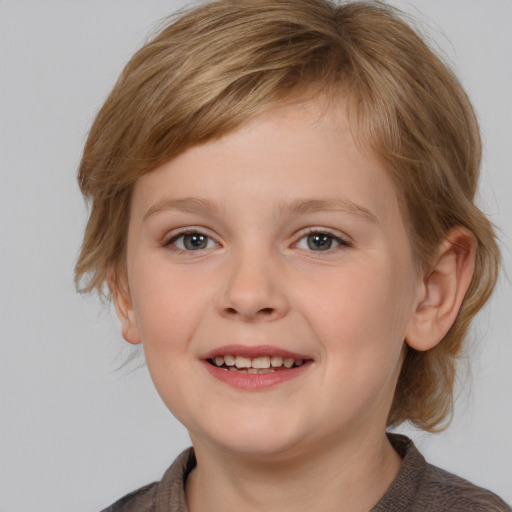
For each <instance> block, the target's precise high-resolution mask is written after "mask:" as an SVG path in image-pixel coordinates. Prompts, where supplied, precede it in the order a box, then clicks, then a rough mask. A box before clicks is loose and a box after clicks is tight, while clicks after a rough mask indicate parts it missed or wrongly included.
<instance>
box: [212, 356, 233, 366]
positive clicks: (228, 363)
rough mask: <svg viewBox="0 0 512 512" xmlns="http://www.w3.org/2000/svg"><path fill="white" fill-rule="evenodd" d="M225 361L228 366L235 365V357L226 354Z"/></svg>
mask: <svg viewBox="0 0 512 512" xmlns="http://www.w3.org/2000/svg"><path fill="white" fill-rule="evenodd" d="M215 362H217V358H215ZM224 363H225V364H226V366H235V357H234V356H224Z"/></svg>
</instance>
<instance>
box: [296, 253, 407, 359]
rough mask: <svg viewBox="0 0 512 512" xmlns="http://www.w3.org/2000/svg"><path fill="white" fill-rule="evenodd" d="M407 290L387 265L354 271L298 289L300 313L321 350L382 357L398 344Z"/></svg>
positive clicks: (321, 278) (404, 320)
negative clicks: (375, 354)
mask: <svg viewBox="0 0 512 512" xmlns="http://www.w3.org/2000/svg"><path fill="white" fill-rule="evenodd" d="M405 274H407V272H405ZM409 288H410V287H408V285H407V283H406V282H405V280H404V279H403V278H402V277H401V272H400V271H398V268H396V269H395V268H394V267H393V265H392V264H391V263H390V262H384V263H380V264H370V263H369V264H366V265H357V266H356V265H354V266H352V267H350V268H349V267H347V268H343V269H339V271H338V272H333V273H329V275H325V276H317V278H316V279H315V280H314V282H310V283H308V284H306V283H304V286H303V287H302V289H303V296H304V297H307V302H303V306H302V309H303V311H304V316H305V317H306V318H308V321H309V323H310V324H311V325H312V327H313V329H314V330H315V332H316V333H317V335H318V338H319V339H320V340H321V341H322V343H323V344H324V345H325V347H324V348H325V349H326V350H329V351H336V352H342V353H344V355H347V356H348V355H350V354H352V355H355V354H357V353H361V352H364V351H366V350H367V349H368V350H370V351H371V352H372V354H374V353H383V352H384V351H385V350H389V349H390V348H391V347H396V348H397V349H399V348H400V346H401V344H402V342H403V337H404V334H405V328H406V325H407V323H408V313H409V310H410V300H411V298H410V292H409ZM395 352H396V350H395Z"/></svg>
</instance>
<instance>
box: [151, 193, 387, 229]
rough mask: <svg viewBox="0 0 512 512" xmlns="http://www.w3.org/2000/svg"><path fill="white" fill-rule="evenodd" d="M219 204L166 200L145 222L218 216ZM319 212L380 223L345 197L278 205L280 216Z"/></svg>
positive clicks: (207, 201) (189, 198)
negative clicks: (166, 214) (176, 215)
mask: <svg viewBox="0 0 512 512" xmlns="http://www.w3.org/2000/svg"><path fill="white" fill-rule="evenodd" d="M221 209H222V208H221V207H220V205H219V204H217V203H215V202H214V201H210V200H209V199H201V198H197V197H183V198H179V199H178V198H176V199H164V200H162V201H158V202H157V203H155V204H154V205H152V206H151V207H150V208H149V209H148V211H147V212H146V213H145V215H144V217H143V220H146V219H147V218H148V217H151V216H152V215H155V214H157V213H160V212H162V211H167V210H177V211H181V212H185V213H195V214H205V213H206V214H208V215H216V214H218V213H219V212H220V211H221ZM318 212H343V213H348V214H351V215H355V216H357V217H361V218H363V219H364V220H367V221H370V222H373V223H378V220H377V217H376V216H375V214H374V213H372V212H371V211H370V210H369V209H368V208H366V207H364V206H362V205H359V204H357V203H355V202H354V201H352V200H350V199H348V198H345V197H334V198H298V199H294V200H293V201H290V202H288V201H282V202H281V203H279V204H278V205H277V208H276V213H277V214H278V215H284V214H297V215H305V214H308V213H318Z"/></svg>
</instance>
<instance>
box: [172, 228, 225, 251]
mask: <svg viewBox="0 0 512 512" xmlns="http://www.w3.org/2000/svg"><path fill="white" fill-rule="evenodd" d="M191 234H198V235H203V236H205V237H207V238H209V239H210V240H212V241H213V242H214V243H215V245H216V246H217V247H220V246H221V244H220V243H219V241H218V240H217V238H216V237H215V236H213V235H212V234H211V232H210V230H208V229H206V228H202V227H200V226H187V227H184V228H178V229H174V230H173V231H171V232H170V233H168V234H167V235H166V236H165V238H164V241H163V244H162V245H164V246H165V247H170V246H172V249H173V250H174V251H176V252H194V251H187V250H183V249H180V248H179V247H176V246H175V245H174V242H175V241H176V240H178V239H179V238H181V237H183V236H186V235H191ZM205 250H206V249H202V250H201V251H205ZM201 251H198V252H201Z"/></svg>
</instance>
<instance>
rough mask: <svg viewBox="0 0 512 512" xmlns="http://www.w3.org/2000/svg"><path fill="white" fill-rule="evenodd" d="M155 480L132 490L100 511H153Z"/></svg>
mask: <svg viewBox="0 0 512 512" xmlns="http://www.w3.org/2000/svg"><path fill="white" fill-rule="evenodd" d="M157 485H158V484H157V482H154V483H152V484H149V485H145V486H144V487H141V488H140V489H137V490H136V491H133V492H131V493H129V494H127V495H126V496H124V497H123V498H121V499H120V500H118V501H116V502H115V503H113V504H112V505H110V507H107V508H106V509H104V510H103V511H102V512H154V502H155V499H154V497H155V492H156V489H157Z"/></svg>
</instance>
